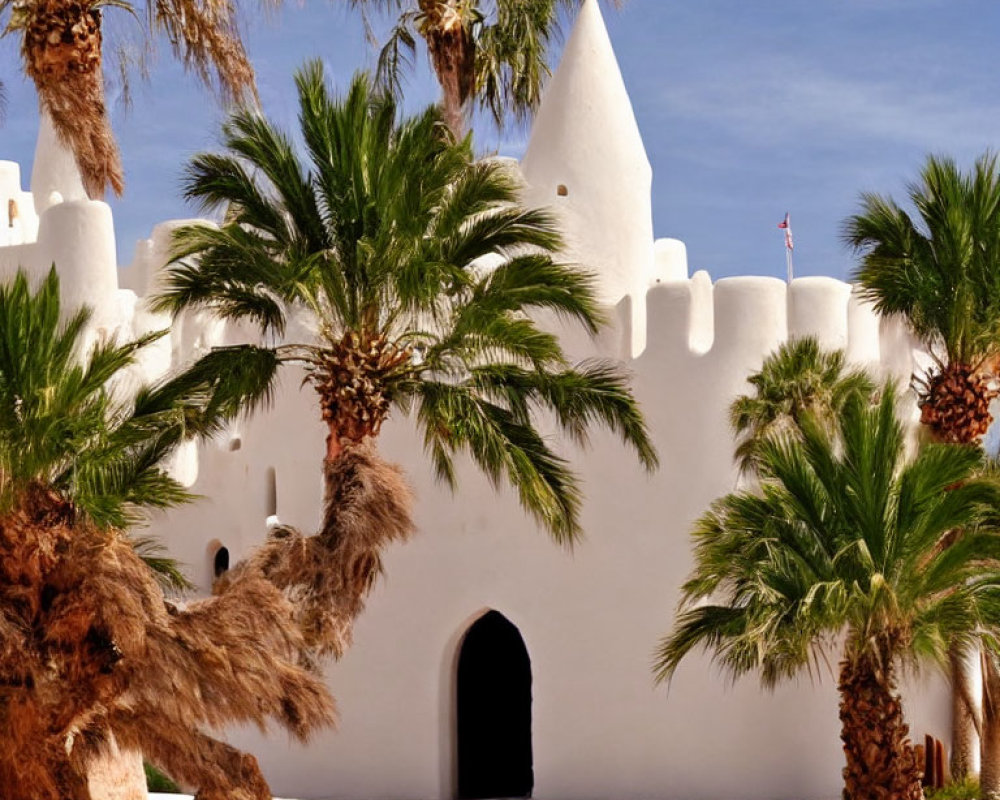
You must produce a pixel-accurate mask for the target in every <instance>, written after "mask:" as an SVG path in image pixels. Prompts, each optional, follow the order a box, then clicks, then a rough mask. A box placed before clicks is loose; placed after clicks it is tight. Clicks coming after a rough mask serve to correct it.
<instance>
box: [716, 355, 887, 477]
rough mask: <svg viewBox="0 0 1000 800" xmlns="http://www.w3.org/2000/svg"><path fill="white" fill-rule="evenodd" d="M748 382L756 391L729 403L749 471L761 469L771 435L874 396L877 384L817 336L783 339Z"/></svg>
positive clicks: (742, 462)
mask: <svg viewBox="0 0 1000 800" xmlns="http://www.w3.org/2000/svg"><path fill="white" fill-rule="evenodd" d="M747 382H748V383H749V384H750V386H751V387H752V389H753V391H752V393H750V394H745V395H741V396H740V397H738V398H736V400H734V401H733V403H732V404H731V405H730V407H729V423H730V426H731V427H732V429H733V431H734V433H735V434H736V435H737V436H738V437H740V441H739V443H738V445H737V448H736V455H735V458H736V461H737V463H738V464H739V467H740V471H741V472H744V473H748V472H753V471H754V470H755V469H756V464H757V461H758V459H759V455H758V454H759V451H760V448H761V446H762V443H763V442H764V441H765V440H766V439H767V438H768V437H771V436H775V435H780V434H789V433H795V432H796V431H797V429H798V427H799V424H800V422H801V420H802V419H803V418H804V417H805V415H806V414H810V413H811V414H813V415H815V416H817V417H819V418H820V419H821V420H830V419H831V418H832V417H833V415H834V414H836V412H837V411H838V410H840V409H841V408H843V406H844V404H845V403H846V401H847V399H848V398H849V397H851V396H852V395H854V394H861V395H863V396H866V397H868V396H871V395H872V393H873V392H874V389H875V386H874V383H873V382H872V380H871V378H870V377H869V376H868V374H867V373H866V372H865V371H864V370H862V369H858V368H852V369H849V368H848V367H847V363H846V357H845V354H844V352H843V351H842V350H832V351H827V350H823V349H822V348H821V347H820V345H819V341H818V340H817V339H816V338H815V337H811V336H807V337H802V338H799V339H794V340H791V341H789V342H785V343H784V344H782V345H781V346H780V347H779V348H778V349H777V350H776V351H775V352H773V353H772V354H771V355H769V356H768V357H767V358H766V359H764V363H763V365H762V366H761V368H760V370H759V371H758V372H756V373H754V374H753V375H751V376H750V377H749V378H747Z"/></svg>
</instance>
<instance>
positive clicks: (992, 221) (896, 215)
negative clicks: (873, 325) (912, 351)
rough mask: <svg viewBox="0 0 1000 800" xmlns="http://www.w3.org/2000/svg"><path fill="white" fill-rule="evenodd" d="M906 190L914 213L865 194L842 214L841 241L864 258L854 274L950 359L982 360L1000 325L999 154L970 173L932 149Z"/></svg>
mask: <svg viewBox="0 0 1000 800" xmlns="http://www.w3.org/2000/svg"><path fill="white" fill-rule="evenodd" d="M908 194H909V200H910V202H911V203H912V205H913V207H914V209H915V210H916V215H915V216H911V215H910V214H909V213H907V212H906V211H905V210H904V209H903V208H901V207H900V206H899V205H897V204H896V202H895V201H893V200H892V199H891V198H887V197H883V196H881V195H876V194H870V193H866V194H863V195H862V196H861V208H860V209H859V211H858V213H856V214H854V215H852V216H851V217H849V218H848V219H847V220H846V221H845V223H844V231H843V237H844V241H845V242H846V243H847V244H848V245H849V246H851V247H852V248H854V250H855V251H856V252H857V253H858V254H859V255H860V256H861V266H860V267H859V269H858V271H857V273H856V275H855V280H857V281H858V283H859V284H860V285H861V287H862V288H863V291H864V295H865V296H866V298H867V299H869V300H871V301H872V302H873V303H874V304H875V307H876V309H877V310H878V311H879V312H880V313H883V314H890V315H892V314H895V315H900V316H902V317H903V318H904V319H905V320H906V321H907V323H908V324H909V325H910V327H911V328H912V329H913V331H914V332H915V333H916V334H917V336H918V337H920V339H921V340H922V341H923V342H924V344H925V345H927V346H928V347H930V348H932V349H933V350H934V351H936V352H939V353H941V351H943V353H941V355H942V356H943V357H946V358H947V360H948V362H949V363H952V364H965V365H970V366H977V365H978V364H979V363H980V361H981V360H982V359H983V358H984V357H987V356H989V355H991V354H993V353H995V352H996V342H997V340H998V339H997V334H998V333H1000V275H998V274H997V270H996V264H997V263H998V260H1000V170H998V164H997V158H996V156H995V155H993V154H992V153H986V154H985V155H983V156H980V157H979V158H978V159H977V160H976V163H975V165H974V167H973V169H972V171H971V172H970V173H964V172H962V171H961V170H959V168H958V166H957V165H956V163H955V162H954V161H953V160H952V159H949V158H940V157H936V156H932V157H930V158H928V159H927V163H926V164H925V166H924V168H923V170H922V171H921V173H920V179H919V180H918V181H917V182H915V183H913V184H911V185H910V186H909V191H908Z"/></svg>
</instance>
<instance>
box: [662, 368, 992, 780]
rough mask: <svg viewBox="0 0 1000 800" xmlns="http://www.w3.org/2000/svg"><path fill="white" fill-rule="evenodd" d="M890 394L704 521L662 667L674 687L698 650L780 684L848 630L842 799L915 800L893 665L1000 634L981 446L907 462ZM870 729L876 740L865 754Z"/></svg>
mask: <svg viewBox="0 0 1000 800" xmlns="http://www.w3.org/2000/svg"><path fill="white" fill-rule="evenodd" d="M881 392H882V395H881V399H880V400H879V401H878V403H877V405H874V406H873V405H870V403H869V401H868V400H867V399H866V398H865V397H864V396H862V395H861V394H853V395H851V396H850V397H849V398H848V400H847V401H846V403H845V404H844V405H843V407H842V408H841V409H840V410H839V411H838V412H837V414H836V417H835V424H834V426H833V429H832V430H830V429H829V428H828V427H826V426H824V425H822V423H821V422H820V421H819V420H818V419H817V418H816V417H814V416H812V415H809V416H807V417H806V418H805V419H804V421H803V423H802V424H801V426H800V431H801V439H796V438H792V437H789V436H787V435H782V436H778V437H776V438H772V439H770V440H768V441H767V442H765V443H764V444H763V445H762V447H761V448H760V451H759V460H758V471H759V474H760V476H761V481H762V485H761V487H760V488H759V490H757V491H752V492H751V491H746V492H739V493H734V494H730V495H727V496H726V497H723V498H721V499H720V500H717V501H716V502H715V503H714V504H713V506H712V509H711V510H710V511H709V512H708V513H707V514H705V516H703V517H702V518H701V520H700V521H699V522H698V523H697V526H696V528H695V532H694V536H695V542H696V551H695V569H694V572H693V574H692V575H691V577H690V578H689V579H688V581H687V582H686V583H685V584H684V586H683V589H682V602H681V610H680V612H679V614H678V618H677V624H676V628H675V630H674V631H673V633H671V634H670V635H669V636H668V637H667V638H666V639H665V640H664V641H663V643H662V645H661V647H660V649H659V651H658V654H657V660H656V663H657V670H658V676H659V677H660V678H661V679H666V678H669V677H670V676H672V675H673V674H674V671H675V670H676V669H677V666H678V665H679V663H680V661H681V660H682V659H683V658H684V656H686V655H687V654H688V653H690V652H691V651H692V650H693V649H695V648H696V647H698V646H704V647H706V648H708V649H710V650H711V651H712V652H713V654H714V656H715V658H716V660H717V661H718V663H720V664H721V665H722V666H723V668H724V669H725V670H726V671H727V672H730V673H731V674H732V675H734V676H739V675H742V674H744V673H747V672H750V671H759V673H760V676H761V680H762V682H763V683H764V685H765V686H773V685H775V684H776V683H778V682H779V681H781V680H783V679H787V678H789V677H791V676H793V675H795V674H796V673H797V672H799V671H800V670H802V669H803V668H808V667H809V666H810V663H811V661H812V660H813V659H815V660H816V663H820V660H819V656H818V655H817V654H818V653H821V652H823V650H824V648H825V647H828V646H830V645H832V643H833V642H834V641H836V637H837V636H839V635H840V634H843V633H845V632H846V639H845V643H844V650H843V658H844V661H843V663H842V665H841V679H840V687H841V694H842V696H841V719H842V722H843V725H844V737H843V738H844V742H845V751H846V753H847V758H848V767H847V770H846V771H845V781H846V784H847V790H848V792H847V795H845V796H849V797H851V798H858V799H859V800H860V798H862V797H873V796H881V795H880V794H879V791H881V790H882V789H885V788H889V789H895V790H898V791H900V792H901V793H900V794H892V796H899V797H911V796H913V797H919V791H920V788H919V772H920V767H919V765H917V764H916V760H915V758H914V757H913V752H912V748H911V747H910V745H909V743H908V742H907V741H906V740H905V732H906V731H905V726H903V725H902V716H901V712H899V710H898V697H896V695H895V689H894V680H895V679H894V670H895V669H896V668H898V667H899V666H900V665H901V664H916V663H918V662H919V661H921V660H924V659H931V660H932V661H935V662H937V663H939V664H944V663H945V662H946V653H947V647H948V645H949V644H952V643H958V644H960V645H964V646H968V645H969V644H971V642H972V641H973V640H974V639H975V638H976V637H978V636H981V635H995V634H996V632H997V631H998V627H1000V606H998V604H997V601H998V599H1000V536H998V535H997V533H996V532H995V528H994V525H995V521H996V520H995V513H996V512H995V509H996V507H997V503H998V501H1000V484H998V483H997V482H996V481H995V480H992V479H989V478H985V477H977V471H978V470H979V469H980V466H981V454H980V452H979V451H978V449H977V448H974V447H968V446H964V447H963V446H953V445H943V444H931V445H928V446H927V447H925V448H924V449H922V450H921V452H920V453H919V454H918V455H917V457H916V458H915V459H914V460H913V461H912V462H910V463H906V461H905V456H904V453H905V447H904V440H903V432H902V427H901V425H900V423H899V421H898V420H897V418H896V402H895V391H894V390H893V388H892V387H891V386H890V385H886V386H885V387H884V388H883V389H882V390H881ZM957 530H960V531H961V533H958V534H956V533H955V531H957ZM953 537H954V541H952V539H953ZM706 601H707V602H706ZM703 602H704V604H702V603H703ZM865 704H867V706H866V705H865ZM893 704H894V705H893ZM879 715H882V716H879ZM886 726H888V727H886ZM865 731H871V732H874V733H873V734H872V735H874V736H878V737H882V744H881V745H879V746H876V747H874V748H873V749H872V750H871V752H870V753H869V752H868V749H867V744H868V743H869V742H868V740H867V739H866V738H865V737H866V736H867V735H869V734H866V733H865ZM914 780H915V781H916V784H915V785H916V789H915V790H914V783H913V782H914ZM866 781H868V783H866ZM897 781H898V782H897ZM900 782H901V783H900ZM876 787H881V788H880V789H879V791H876V790H875V789H876ZM914 791H916V792H917V794H912V793H913V792H914Z"/></svg>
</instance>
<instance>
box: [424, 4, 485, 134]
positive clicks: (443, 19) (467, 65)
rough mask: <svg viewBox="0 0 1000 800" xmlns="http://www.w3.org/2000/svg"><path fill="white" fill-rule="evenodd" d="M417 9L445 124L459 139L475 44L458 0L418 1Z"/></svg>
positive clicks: (470, 89)
mask: <svg viewBox="0 0 1000 800" xmlns="http://www.w3.org/2000/svg"><path fill="white" fill-rule="evenodd" d="M420 11H421V13H422V14H423V22H422V24H421V27H420V30H421V33H422V34H423V36H424V39H425V40H426V41H427V50H428V52H429V54H430V57H431V64H432V65H433V67H434V73H435V75H437V79H438V83H439V84H440V85H441V91H442V99H441V104H442V107H443V109H444V119H445V123H446V124H447V125H448V127H449V129H451V132H452V133H453V134H454V135H455V138H457V139H461V138H462V137H464V136H465V123H466V110H467V107H468V102H469V99H470V98H471V97H472V93H473V90H474V89H475V81H476V43H475V40H474V39H473V38H472V34H471V31H470V30H469V27H468V25H467V24H466V19H465V15H463V13H462V9H461V7H460V4H459V2H458V0H420Z"/></svg>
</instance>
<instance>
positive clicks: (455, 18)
mask: <svg viewBox="0 0 1000 800" xmlns="http://www.w3.org/2000/svg"><path fill="white" fill-rule="evenodd" d="M348 2H349V3H350V4H351V6H352V7H360V8H361V10H362V13H363V14H364V15H365V19H366V22H367V20H368V16H367V15H368V12H370V11H372V10H375V11H384V12H388V13H391V14H393V15H398V16H397V17H396V23H395V25H394V26H393V28H392V31H391V33H390V34H389V37H388V39H387V41H386V43H385V44H384V45H383V46H382V50H381V52H380V53H379V57H378V79H379V81H380V83H382V84H383V85H385V86H387V87H389V88H391V89H392V90H393V91H394V92H396V93H398V90H399V87H400V82H401V77H402V72H403V70H404V69H405V68H407V67H408V66H410V64H411V60H412V57H413V55H414V53H415V52H416V42H417V37H419V38H421V39H423V40H424V43H425V44H426V46H427V53H428V55H429V56H430V61H431V66H432V67H433V69H434V74H435V75H436V76H437V80H438V83H439V84H440V86H441V93H442V99H441V102H442V105H443V107H444V118H445V120H446V122H447V123H448V126H449V127H450V128H451V130H452V132H453V133H454V134H455V135H456V136H457V137H459V138H461V136H463V135H464V133H465V128H466V120H467V116H468V112H469V107H470V105H471V103H472V102H473V101H474V100H478V101H479V105H480V106H481V107H482V108H483V109H485V110H487V111H489V112H490V113H491V114H492V115H493V118H494V119H495V120H496V122H497V124H498V125H500V126H502V125H503V124H504V121H505V120H506V118H507V117H508V116H509V115H513V116H514V117H516V118H517V119H518V120H523V119H525V118H526V117H527V116H528V115H530V113H531V112H532V111H533V110H534V109H535V108H536V107H537V105H538V102H539V100H540V99H541V90H542V83H543V81H544V80H545V77H546V76H547V75H548V72H549V69H548V55H549V48H550V47H551V46H552V44H553V43H554V42H556V41H558V39H559V37H560V33H561V31H560V15H561V12H562V11H563V10H567V9H572V8H576V7H577V6H579V5H580V2H581V0H495V2H488V0H348ZM614 2H615V5H620V4H621V0H614Z"/></svg>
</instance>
